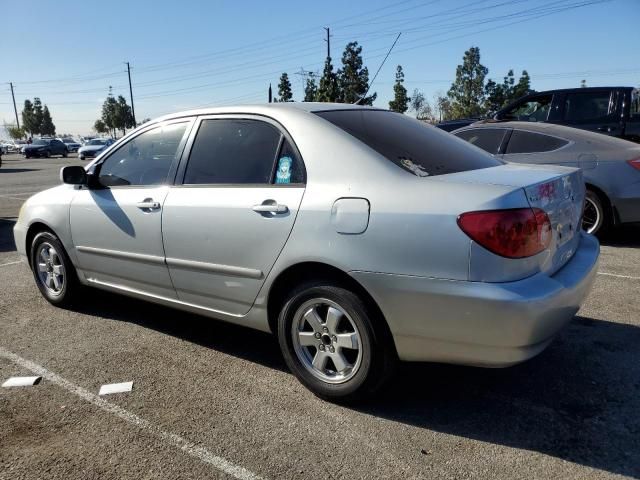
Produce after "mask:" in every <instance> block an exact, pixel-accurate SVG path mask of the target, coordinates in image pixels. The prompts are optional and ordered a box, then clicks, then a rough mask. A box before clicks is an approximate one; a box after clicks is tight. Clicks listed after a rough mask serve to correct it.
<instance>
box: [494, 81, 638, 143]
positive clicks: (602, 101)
mask: <svg viewBox="0 0 640 480" xmlns="http://www.w3.org/2000/svg"><path fill="white" fill-rule="evenodd" d="M494 119H495V120H519V121H524V122H548V123H557V124H559V125H567V126H569V127H574V128H581V129H583V130H593V131H596V132H600V133H604V134H607V135H612V136H614V137H620V138H624V139H626V140H631V141H633V142H638V143H640V91H639V90H638V89H636V88H632V87H588V88H570V89H564V90H549V91H546V92H536V93H532V94H529V95H525V96H524V97H521V98H519V99H518V100H516V101H515V102H513V103H511V104H509V105H507V106H506V107H505V108H503V109H502V110H500V111H498V113H496V115H495V116H494ZM488 121H491V120H488Z"/></svg>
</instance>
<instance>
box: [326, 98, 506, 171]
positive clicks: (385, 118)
mask: <svg viewBox="0 0 640 480" xmlns="http://www.w3.org/2000/svg"><path fill="white" fill-rule="evenodd" d="M315 114H316V115H318V116H319V117H322V118H324V119H325V120H327V121H329V122H331V123H332V124H334V125H335V126H337V127H339V128H341V129H342V130H344V131H345V132H347V133H349V134H351V135H353V136H354V137H355V138H357V139H358V140H360V141H361V142H362V143H364V144H366V145H367V146H368V147H370V148H372V149H373V150H375V151H376V152H378V153H379V154H381V155H382V156H384V157H386V158H387V159H388V160H390V161H391V162H393V163H395V164H396V165H398V166H399V167H401V168H402V169H404V170H406V171H408V172H410V173H412V174H414V175H416V176H418V177H428V176H435V175H444V174H447V173H456V172H464V171H467V170H477V169H480V168H489V167H495V166H498V165H501V164H502V163H501V162H500V161H499V160H497V159H495V158H494V157H492V156H491V155H489V154H487V153H485V152H483V151H481V150H479V149H477V148H474V147H472V146H470V145H469V144H467V143H466V142H463V141H460V140H458V139H456V138H455V137H454V136H453V135H451V134H450V133H447V132H444V131H442V130H440V129H438V128H434V127H431V126H429V125H426V124H424V123H423V122H420V121H418V120H416V119H414V118H411V117H409V116H407V115H403V114H401V113H395V112H389V111H385V110H334V111H326V112H315Z"/></svg>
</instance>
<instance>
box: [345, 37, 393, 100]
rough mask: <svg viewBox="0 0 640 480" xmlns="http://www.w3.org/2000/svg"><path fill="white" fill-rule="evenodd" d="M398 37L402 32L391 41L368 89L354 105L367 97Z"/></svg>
mask: <svg viewBox="0 0 640 480" xmlns="http://www.w3.org/2000/svg"><path fill="white" fill-rule="evenodd" d="M400 35H402V32H400V33H398V36H397V37H396V39H395V40H394V41H393V44H392V45H391V48H390V49H389V51H388V52H387V55H386V56H385V57H384V59H383V60H382V63H381V64H380V66H379V67H378V70H376V74H375V75H374V76H373V78H372V79H371V81H370V82H369V88H367V91H366V92H364V95H362V96H361V97H360V98H359V99H358V100H356V101H355V102H353V104H354V105H358V104H359V103H360V102H361V101H362V100H364V99H365V98H366V96H367V93H369V90H371V85H373V82H375V80H376V77H377V76H378V73H380V69H381V68H382V66H383V65H384V62H386V61H387V58H389V54H391V50H393V47H395V46H396V43H398V39H399V38H400Z"/></svg>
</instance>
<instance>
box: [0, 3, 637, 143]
mask: <svg viewBox="0 0 640 480" xmlns="http://www.w3.org/2000/svg"><path fill="white" fill-rule="evenodd" d="M639 16H640V0H555V1H550V0H509V1H508V0H403V1H393V0H388V1H383V0H352V1H349V2H347V1H345V0H324V1H323V2H318V1H314V2H305V1H300V0H297V1H289V0H286V1H284V0H283V1H278V0H272V1H269V2H267V1H260V0H235V1H223V0H220V1H213V0H212V1H204V0H203V1H200V2H198V1H192V0H181V1H179V2H176V1H175V0H172V1H164V0H155V1H146V0H141V1H133V0H128V1H126V0H125V1H121V0H111V1H109V2H95V1H90V0H57V1H55V2H53V1H46V0H41V1H36V0H20V1H15V0H0V19H1V21H2V23H1V25H2V27H1V30H0V59H2V62H1V63H0V138H1V137H4V136H6V135H5V134H4V132H2V124H4V123H5V122H6V123H8V124H13V123H15V115H14V112H13V104H12V100H11V92H10V88H9V82H12V83H13V85H14V90H15V97H16V103H17V105H18V114H19V113H20V110H21V109H22V105H23V104H24V100H25V98H31V99H32V98H33V97H40V98H41V100H42V102H43V103H44V104H47V105H48V106H49V110H50V111H51V114H52V117H53V121H54V123H55V125H56V127H57V133H58V134H62V133H71V134H75V135H78V134H87V133H90V132H91V129H92V126H93V123H94V122H95V120H96V119H98V118H99V117H100V111H101V105H102V103H103V102H104V99H105V98H106V96H107V94H108V91H109V86H112V87H113V93H114V94H115V95H123V96H125V97H126V98H127V101H129V88H128V81H127V73H126V65H125V63H124V62H127V61H128V62H130V65H131V77H132V83H133V95H134V106H135V114H136V118H137V120H138V121H140V120H142V119H143V118H153V117H156V116H158V115H162V114H165V113H170V112H175V111H179V110H185V109H190V108H195V107H203V106H219V105H230V104H244V103H263V102H266V101H267V91H268V87H269V84H270V83H271V84H272V85H273V88H274V92H277V84H278V79H279V77H280V74H281V73H282V72H287V73H288V74H289V77H290V79H291V82H292V87H293V94H294V100H300V99H301V98H302V96H303V76H302V75H300V74H299V72H300V71H301V70H303V71H315V72H318V73H321V72H322V66H323V63H324V60H325V56H326V49H327V44H326V42H325V38H326V37H325V35H326V31H325V30H324V27H329V28H330V32H331V56H332V57H333V64H334V67H335V68H338V67H339V66H340V59H341V56H342V51H343V50H344V47H345V45H346V44H347V43H348V42H350V41H357V42H358V43H359V44H360V45H361V46H362V48H363V51H362V53H363V58H364V64H365V65H366V66H367V67H368V69H369V75H370V78H372V77H373V75H374V74H375V72H376V70H378V68H379V67H380V65H381V62H382V60H383V58H384V57H385V55H386V54H387V51H388V50H389V48H390V46H391V44H392V43H393V41H394V39H395V38H396V36H397V35H398V33H399V32H402V34H401V36H400V38H399V40H398V42H397V44H396V45H395V47H394V49H393V51H392V52H391V54H390V56H389V58H388V60H387V61H386V63H385V64H384V65H383V66H382V68H381V69H380V71H379V73H378V76H377V78H376V80H375V82H374V83H373V85H372V88H371V91H372V92H377V94H378V98H377V100H376V102H375V105H376V106H378V107H383V108H388V102H389V100H390V99H391V98H392V96H393V83H394V79H395V70H396V66H397V65H402V67H403V70H404V73H405V86H406V88H407V90H408V91H409V94H411V93H412V92H413V90H414V89H416V88H417V89H419V90H421V91H422V92H423V93H424V94H425V96H426V97H427V99H429V100H430V101H431V102H432V103H433V97H434V96H435V95H436V94H438V93H445V92H446V91H447V89H448V88H449V86H450V84H451V82H452V81H453V80H454V78H455V70H456V66H457V65H458V64H460V63H461V61H462V56H463V54H464V52H465V50H467V49H468V48H470V47H472V46H477V47H479V48H480V53H481V62H482V64H484V65H485V66H486V67H487V68H488V69H489V75H488V77H489V78H493V79H495V80H498V81H500V80H501V79H502V77H503V76H504V75H506V73H507V72H508V70H509V69H513V70H514V71H515V72H516V74H517V75H519V74H520V72H521V71H522V70H524V69H526V70H527V71H528V72H529V75H530V76H531V79H532V87H533V88H534V89H536V90H547V89H553V88H566V87H577V86H579V85H580V81H581V80H582V79H584V80H586V82H587V85H588V86H602V85H633V86H638V85H639V84H640V53H639V51H638V45H640V28H638V23H637V22H638V18H639ZM296 72H298V73H296Z"/></svg>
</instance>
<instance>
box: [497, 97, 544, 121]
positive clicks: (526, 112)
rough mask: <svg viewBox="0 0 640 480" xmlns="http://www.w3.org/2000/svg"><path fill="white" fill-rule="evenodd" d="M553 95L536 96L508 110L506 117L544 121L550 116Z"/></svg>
mask: <svg viewBox="0 0 640 480" xmlns="http://www.w3.org/2000/svg"><path fill="white" fill-rule="evenodd" d="M552 99H553V95H541V96H539V97H534V98H531V99H529V100H527V101H526V102H524V103H522V104H520V105H518V106H516V107H515V108H513V109H511V110H509V111H508V112H506V115H505V117H506V118H509V119H511V120H519V121H521V122H544V121H545V120H546V119H547V118H548V117H549V110H550V109H551V100H552Z"/></svg>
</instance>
